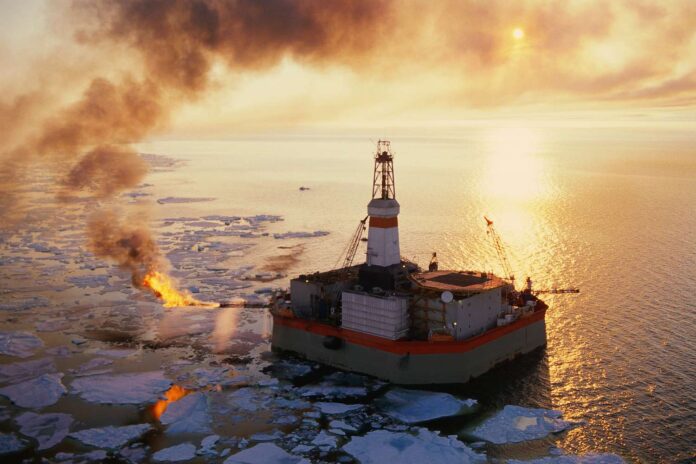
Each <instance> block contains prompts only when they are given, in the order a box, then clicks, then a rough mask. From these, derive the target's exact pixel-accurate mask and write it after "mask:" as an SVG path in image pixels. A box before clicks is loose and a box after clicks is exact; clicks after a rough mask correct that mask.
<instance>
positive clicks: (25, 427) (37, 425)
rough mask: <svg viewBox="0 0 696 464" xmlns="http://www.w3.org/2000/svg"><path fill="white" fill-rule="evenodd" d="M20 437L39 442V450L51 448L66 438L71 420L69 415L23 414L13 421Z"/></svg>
mask: <svg viewBox="0 0 696 464" xmlns="http://www.w3.org/2000/svg"><path fill="white" fill-rule="evenodd" d="M15 421H16V422H17V424H18V425H19V431H20V432H21V433H22V435H26V436H28V437H32V438H34V439H35V440H36V441H38V442H39V448H38V449H40V450H44V449H49V448H53V447H54V446H55V445H57V444H58V443H60V442H61V441H63V439H64V438H65V437H66V436H68V432H69V431H70V426H71V425H72V423H73V419H72V417H71V416H70V415H69V414H61V413H49V414H36V413H33V412H25V413H24V414H22V415H20V416H19V417H17V418H16V419H15Z"/></svg>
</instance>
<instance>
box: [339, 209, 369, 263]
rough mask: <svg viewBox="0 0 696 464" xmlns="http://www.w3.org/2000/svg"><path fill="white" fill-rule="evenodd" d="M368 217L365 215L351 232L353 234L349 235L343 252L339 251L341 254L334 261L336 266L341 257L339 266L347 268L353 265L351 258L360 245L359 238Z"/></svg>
mask: <svg viewBox="0 0 696 464" xmlns="http://www.w3.org/2000/svg"><path fill="white" fill-rule="evenodd" d="M368 217H369V216H365V218H364V219H362V220H361V221H360V223H359V224H358V227H357V228H356V229H355V232H353V235H352V236H351V239H350V241H349V242H348V245H347V246H346V248H345V249H344V250H343V253H341V256H339V258H338V262H337V263H336V265H337V266H338V263H339V262H340V261H341V258H343V265H342V266H341V268H347V267H350V266H352V265H353V260H354V259H355V254H356V253H357V251H358V247H359V246H360V239H361V238H362V234H363V232H364V231H365V224H366V223H367V219H368ZM337 266H336V267H337Z"/></svg>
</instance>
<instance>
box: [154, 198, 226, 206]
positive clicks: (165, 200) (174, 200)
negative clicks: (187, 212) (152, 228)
mask: <svg viewBox="0 0 696 464" xmlns="http://www.w3.org/2000/svg"><path fill="white" fill-rule="evenodd" d="M214 200H215V198H210V197H165V198H160V199H158V200H157V203H159V204H160V205H165V204H167V203H200V202H204V201H214Z"/></svg>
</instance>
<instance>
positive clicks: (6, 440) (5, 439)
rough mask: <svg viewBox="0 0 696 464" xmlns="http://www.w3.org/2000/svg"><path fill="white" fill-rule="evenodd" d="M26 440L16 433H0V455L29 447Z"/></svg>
mask: <svg viewBox="0 0 696 464" xmlns="http://www.w3.org/2000/svg"><path fill="white" fill-rule="evenodd" d="M28 445H29V444H28V443H27V442H26V441H25V440H22V439H21V438H19V437H17V435H15V434H14V433H0V456H2V455H5V454H11V453H18V452H20V451H22V450H24V449H26V448H27V447H28Z"/></svg>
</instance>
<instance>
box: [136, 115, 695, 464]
mask: <svg viewBox="0 0 696 464" xmlns="http://www.w3.org/2000/svg"><path fill="white" fill-rule="evenodd" d="M374 141H376V138H375V137H370V136H367V135H366V136H364V137H355V138H339V137H323V138H311V137H308V138H302V137H294V138H284V137H278V138H266V139H246V140H233V141H219V142H218V141H216V142H198V141H196V142H193V141H165V142H153V143H148V144H143V145H142V146H141V147H140V148H141V150H142V151H145V152H153V153H161V154H166V155H169V156H174V157H179V158H184V159H187V160H188V165H187V166H186V167H184V168H181V169H179V170H177V171H176V172H174V173H165V174H155V175H153V176H151V177H152V179H151V182H152V183H154V184H155V188H156V189H157V190H158V195H160V196H168V195H172V196H176V195H187V196H202V197H215V198H217V201H215V202H209V203H199V204H194V205H190V206H189V208H191V209H195V210H196V211H200V210H201V209H205V208H210V210H211V211H215V212H217V213H220V212H221V211H222V212H223V213H226V214H257V213H266V214H279V215H282V216H283V217H284V218H285V226H286V228H287V229H288V230H309V231H313V230H327V231H329V232H331V234H330V235H329V236H327V237H326V238H323V239H317V240H315V241H311V242H308V243H307V244H306V245H305V248H304V252H303V253H302V254H301V255H300V259H299V261H297V262H296V263H295V264H293V265H292V267H291V268H290V269H289V274H290V275H293V274H298V273H301V272H306V271H313V270H324V269H327V268H330V267H332V266H333V265H334V264H335V263H336V260H337V258H338V256H339V255H340V253H341V251H342V250H343V248H344V246H345V244H346V243H347V241H348V239H349V237H350V234H351V233H352V231H353V230H354V229H355V227H356V226H357V223H358V221H359V220H360V219H362V217H364V215H365V214H366V204H367V202H368V200H369V199H370V187H371V185H370V182H371V170H372V160H371V154H372V151H373V149H374V145H373V142H374ZM392 147H393V149H394V151H395V153H396V158H395V172H396V192H397V199H398V200H399V202H400V203H401V215H400V217H399V226H400V238H401V252H402V254H403V255H404V256H406V257H408V258H411V259H414V260H416V261H417V262H419V263H421V264H422V265H424V264H427V261H428V258H429V256H430V253H431V252H433V251H436V252H437V253H438V257H439V259H440V265H441V267H443V268H453V269H488V270H492V271H494V272H496V271H499V270H500V267H499V265H498V262H497V260H496V259H495V254H494V251H493V248H492V247H491V245H490V243H489V241H488V238H487V236H486V233H485V223H484V221H483V218H482V216H483V215H484V214H486V215H488V216H489V217H491V218H493V220H494V221H495V225H496V227H497V230H498V232H499V234H500V235H501V237H502V238H503V240H504V241H505V243H506V245H507V249H508V254H509V256H510V259H511V262H512V265H513V268H514V270H515V272H516V273H517V276H519V277H518V279H520V280H521V279H523V278H525V277H526V276H531V277H532V279H533V280H534V283H535V285H536V286H537V287H538V288H550V287H554V286H558V287H565V286H576V287H580V289H581V293H580V294H579V295H559V296H548V298H547V301H548V302H549V303H550V306H551V309H550V311H549V312H548V316H547V332H548V346H547V348H546V349H545V351H543V352H542V353H540V354H538V355H536V356H534V355H532V356H531V357H529V358H528V359H523V360H522V361H520V362H519V363H516V364H513V365H511V366H506V367H505V368H504V369H499V370H497V371H495V372H493V373H492V374H490V375H487V376H485V377H484V378H482V379H480V380H479V381H476V382H474V383H473V384H472V385H469V386H466V387H463V388H462V387H451V388H449V389H448V390H450V391H453V392H459V393H466V394H470V395H471V396H474V397H477V398H479V399H480V400H481V401H482V402H483V403H484V404H486V405H487V406H489V407H491V408H493V407H499V406H501V405H503V404H508V403H515V404H522V405H530V406H541V407H552V408H555V409H560V410H561V411H563V412H564V414H565V417H566V418H568V419H572V420H578V421H584V422H585V423H586V424H585V425H584V426H582V427H578V428H575V429H573V430H571V431H569V432H568V433H566V434H565V435H563V437H562V438H561V440H560V441H559V442H558V445H559V446H561V447H563V448H565V449H567V450H569V451H573V452H587V451H610V452H615V453H618V454H620V455H622V456H624V457H625V458H627V459H629V460H635V461H641V462H656V461H666V462H673V461H678V460H680V459H686V458H689V457H693V456H694V452H695V451H696V361H695V359H696V278H695V277H694V275H695V274H694V273H695V271H696V151H695V150H696V149H695V148H694V147H696V134H694V133H693V132H691V133H688V132H679V131H646V130H642V129H636V130H620V129H585V130H568V129H565V130H560V129H553V130H550V129H545V130H537V129H524V128H510V127H505V128H496V129H476V130H468V131H461V132H456V133H453V134H448V135H447V136H438V137H417V136H413V135H410V136H403V137H392ZM300 186H307V187H310V188H311V190H309V191H305V192H301V191H299V190H298V188H299V187H300ZM361 252H362V253H364V250H361ZM360 258H361V255H360V254H359V255H358V257H357V258H356V259H360ZM516 452H517V453H519V452H520V451H519V450H517V451H516ZM522 453H523V452H522ZM503 454H505V453H504V452H503Z"/></svg>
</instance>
